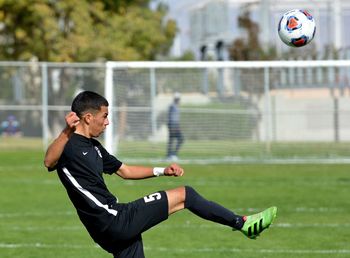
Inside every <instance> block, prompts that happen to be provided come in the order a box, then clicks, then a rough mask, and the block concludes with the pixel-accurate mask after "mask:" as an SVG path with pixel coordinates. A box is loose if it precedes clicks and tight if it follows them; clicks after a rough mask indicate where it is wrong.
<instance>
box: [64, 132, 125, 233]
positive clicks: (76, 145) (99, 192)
mask: <svg viewBox="0 0 350 258" xmlns="http://www.w3.org/2000/svg"><path fill="white" fill-rule="evenodd" d="M121 165H122V163H121V162H120V161H119V160H118V159H116V158H115V157H114V156H112V155H110V154H109V153H108V152H107V151H106V150H105V148H104V147H103V146H102V145H101V144H100V143H99V142H98V141H97V140H95V139H92V138H86V137H84V136H82V135H79V134H73V135H72V136H71V138H70V139H69V141H68V142H67V144H66V145H65V148H64V151H63V153H62V155H61V157H60V159H59V161H58V164H57V172H58V175H59V178H60V179H61V182H62V183H63V185H64V186H65V188H66V190H67V193H68V195H69V198H70V200H71V201H72V203H73V205H74V206H75V208H76V209H77V213H78V215H79V217H80V220H81V221H82V222H83V224H84V225H85V227H86V228H87V230H88V231H89V232H90V234H91V233H93V232H102V231H103V230H104V229H106V227H107V226H108V225H109V223H110V222H111V221H112V220H113V217H115V216H117V213H118V212H117V211H116V210H115V209H113V208H112V206H113V204H115V203H116V201H117V199H116V197H115V196H114V195H113V194H111V193H110V191H109V190H108V189H107V186H106V184H105V182H104V179H103V177H102V173H108V174H112V173H115V172H116V171H117V170H118V169H119V168H120V166H121ZM111 215H112V216H111Z"/></svg>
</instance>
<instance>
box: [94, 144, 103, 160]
mask: <svg viewBox="0 0 350 258" xmlns="http://www.w3.org/2000/svg"><path fill="white" fill-rule="evenodd" d="M95 150H96V151H97V154H98V156H100V158H102V154H101V152H100V150H99V149H98V148H97V147H96V146H95Z"/></svg>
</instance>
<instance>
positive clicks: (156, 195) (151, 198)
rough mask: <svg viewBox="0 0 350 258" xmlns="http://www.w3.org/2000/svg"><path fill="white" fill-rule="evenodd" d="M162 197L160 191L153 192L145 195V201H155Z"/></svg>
mask: <svg viewBox="0 0 350 258" xmlns="http://www.w3.org/2000/svg"><path fill="white" fill-rule="evenodd" d="M160 198H162V196H161V194H160V193H153V194H150V195H147V196H145V197H143V199H144V200H145V203H148V202H153V201H155V200H160Z"/></svg>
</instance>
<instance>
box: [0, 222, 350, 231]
mask: <svg viewBox="0 0 350 258" xmlns="http://www.w3.org/2000/svg"><path fill="white" fill-rule="evenodd" d="M156 227H157V228H159V229H193V228H194V229H209V228H217V227H225V228H226V226H223V225H219V224H214V223H212V224H197V223H195V224H191V223H186V224H177V225H166V224H159V225H157V226H156ZM271 227H274V228H282V229H284V228H288V229H293V228H350V223H343V224H341V223H329V224H323V223H294V224H293V223H275V224H273V225H272V226H271ZM4 228H6V231H7V230H9V231H21V232H23V231H29V232H34V231H38V232H40V231H43V232H47V231H85V229H84V227H83V226H82V225H74V226H63V227H62V226H60V227H52V226H43V227H41V226H23V227H21V226H12V227H11V226H9V227H6V225H4Z"/></svg>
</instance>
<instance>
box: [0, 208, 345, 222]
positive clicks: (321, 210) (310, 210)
mask: <svg viewBox="0 0 350 258" xmlns="http://www.w3.org/2000/svg"><path fill="white" fill-rule="evenodd" d="M228 208H229V209H231V210H232V211H234V212H236V213H238V212H239V213H242V212H248V213H255V212H259V211H261V210H263V208H235V207H228ZM284 211H288V212H296V213H346V214H347V213H348V211H347V210H346V209H343V208H329V207H296V208H292V209H288V210H287V209H285V210H284ZM52 216H55V217H57V216H76V212H75V211H74V210H70V211H59V212H40V211H38V212H14V213H0V219H1V218H4V219H5V218H9V219H11V218H16V217H52Z"/></svg>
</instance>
